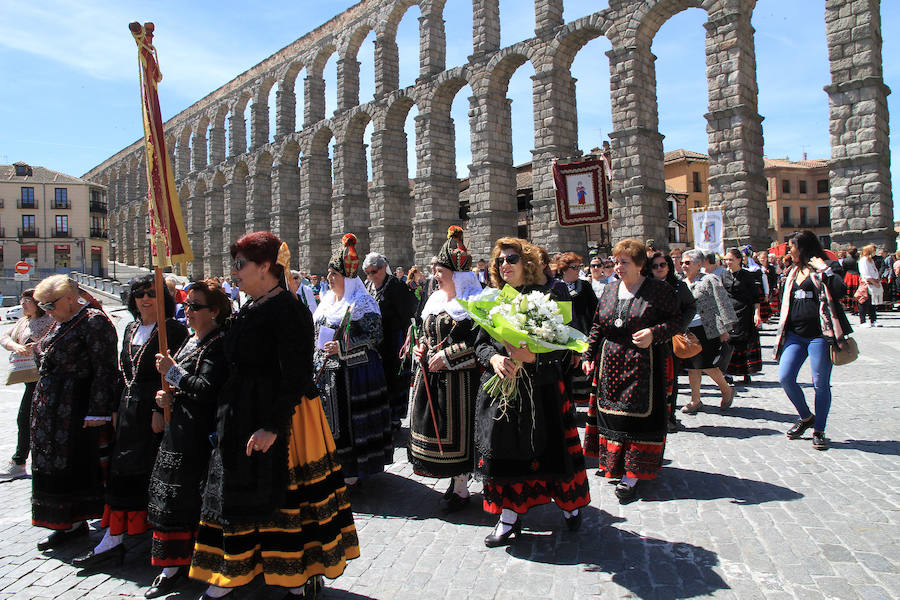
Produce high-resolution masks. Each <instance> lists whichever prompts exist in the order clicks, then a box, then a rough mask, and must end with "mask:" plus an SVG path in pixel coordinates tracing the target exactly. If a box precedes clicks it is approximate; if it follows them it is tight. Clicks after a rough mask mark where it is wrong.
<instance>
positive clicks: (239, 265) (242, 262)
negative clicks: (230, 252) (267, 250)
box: [231, 258, 250, 271]
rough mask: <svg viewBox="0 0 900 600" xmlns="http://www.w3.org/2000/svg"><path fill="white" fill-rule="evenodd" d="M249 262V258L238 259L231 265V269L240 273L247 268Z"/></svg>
mask: <svg viewBox="0 0 900 600" xmlns="http://www.w3.org/2000/svg"><path fill="white" fill-rule="evenodd" d="M249 262H250V260H249V259H247V258H238V259H236V260H235V261H234V262H233V263H231V269H232V270H233V271H240V270H241V269H243V268H244V267H246V266H247V263H249Z"/></svg>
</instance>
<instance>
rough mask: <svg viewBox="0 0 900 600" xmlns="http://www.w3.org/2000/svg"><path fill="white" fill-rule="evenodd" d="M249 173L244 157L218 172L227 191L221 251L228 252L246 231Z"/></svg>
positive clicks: (223, 212) (223, 213)
mask: <svg viewBox="0 0 900 600" xmlns="http://www.w3.org/2000/svg"><path fill="white" fill-rule="evenodd" d="M249 174H250V170H249V169H248V168H247V163H246V162H245V161H244V160H243V159H239V160H237V161H236V162H235V164H234V166H233V167H232V168H231V169H229V170H228V171H225V172H223V173H218V172H217V173H216V176H217V177H218V176H219V175H221V178H222V180H223V184H222V187H223V188H224V191H225V206H224V209H223V211H222V215H223V218H224V220H223V223H222V245H221V247H220V249H219V252H220V253H225V252H227V250H228V248H229V247H230V246H231V244H232V243H233V242H236V241H237V239H238V238H239V237H241V236H242V235H244V233H245V232H246V225H245V219H246V217H247V178H248V176H249Z"/></svg>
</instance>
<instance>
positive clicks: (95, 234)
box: [91, 227, 109, 239]
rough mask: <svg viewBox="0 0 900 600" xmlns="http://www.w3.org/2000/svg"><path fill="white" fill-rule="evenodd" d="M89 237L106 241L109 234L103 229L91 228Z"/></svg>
mask: <svg viewBox="0 0 900 600" xmlns="http://www.w3.org/2000/svg"><path fill="white" fill-rule="evenodd" d="M91 237H92V238H102V239H106V238H108V237H109V232H108V231H106V230H105V229H95V228H94V227H91Z"/></svg>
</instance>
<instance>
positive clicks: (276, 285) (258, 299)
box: [253, 283, 281, 305]
mask: <svg viewBox="0 0 900 600" xmlns="http://www.w3.org/2000/svg"><path fill="white" fill-rule="evenodd" d="M280 287H281V284H280V283H276V284H275V286H274V287H273V288H272V289H270V290H269V291H268V292H266V293H265V294H263V295H262V296H260V297H259V298H254V299H253V304H257V305H258V304H261V303H262V302H264V301H265V300H268V299H269V294H271V293H272V292H274V291H275V290H277V289H278V288H280Z"/></svg>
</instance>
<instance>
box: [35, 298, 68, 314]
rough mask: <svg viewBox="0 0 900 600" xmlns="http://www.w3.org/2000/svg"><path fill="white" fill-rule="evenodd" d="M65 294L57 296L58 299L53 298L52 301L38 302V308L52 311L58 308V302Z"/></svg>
mask: <svg viewBox="0 0 900 600" xmlns="http://www.w3.org/2000/svg"><path fill="white" fill-rule="evenodd" d="M65 296H66V295H65V294H63V295H62V296H60V297H59V298H57V299H56V300H51V301H50V302H38V303H37V305H38V308H40V309H41V310H42V311H44V312H50V311H52V310H56V303H57V302H59V301H60V300H62V299H63V298H65Z"/></svg>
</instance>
